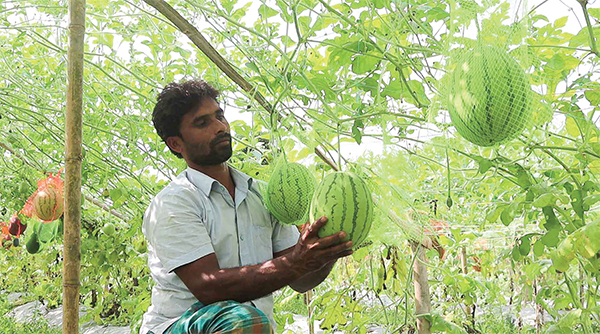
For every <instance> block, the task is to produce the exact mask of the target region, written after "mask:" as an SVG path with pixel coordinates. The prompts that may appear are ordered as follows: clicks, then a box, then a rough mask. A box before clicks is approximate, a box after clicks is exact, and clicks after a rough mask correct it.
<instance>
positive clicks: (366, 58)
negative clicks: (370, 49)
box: [352, 54, 381, 74]
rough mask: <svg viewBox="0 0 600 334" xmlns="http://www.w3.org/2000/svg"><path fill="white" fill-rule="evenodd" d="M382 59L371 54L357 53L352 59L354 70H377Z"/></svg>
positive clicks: (361, 71)
mask: <svg viewBox="0 0 600 334" xmlns="http://www.w3.org/2000/svg"><path fill="white" fill-rule="evenodd" d="M380 61H381V59H380V58H379V57H375V56H373V55H370V54H366V55H357V56H355V57H354V59H352V72H354V73H356V74H365V73H367V72H369V71H373V70H375V68H376V67H377V65H378V64H379V62H380Z"/></svg>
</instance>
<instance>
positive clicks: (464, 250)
mask: <svg viewBox="0 0 600 334" xmlns="http://www.w3.org/2000/svg"><path fill="white" fill-rule="evenodd" d="M460 264H461V267H462V268H461V269H462V273H463V275H466V274H467V273H468V272H469V269H468V268H467V248H466V247H465V246H462V247H461V250H460ZM465 312H466V313H467V319H468V321H469V322H470V323H471V325H472V326H474V325H475V318H474V317H473V311H472V309H471V305H468V304H467V303H466V302H465Z"/></svg>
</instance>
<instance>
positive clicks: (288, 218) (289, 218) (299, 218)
mask: <svg viewBox="0 0 600 334" xmlns="http://www.w3.org/2000/svg"><path fill="white" fill-rule="evenodd" d="M316 183H317V182H316V181H315V178H314V176H313V175H312V174H311V173H310V171H309V170H308V169H307V168H306V167H304V166H303V165H301V164H298V163H295V162H291V163H283V164H282V165H280V166H279V167H277V168H276V169H275V172H273V175H272V176H271V178H270V179H269V183H268V184H267V190H266V194H265V196H264V200H265V206H266V207H267V210H269V212H271V214H272V215H273V217H275V218H276V219H277V220H278V221H279V222H281V223H284V224H304V223H305V222H306V218H307V213H308V208H309V206H310V199H311V198H312V194H313V192H314V191H315V186H316Z"/></svg>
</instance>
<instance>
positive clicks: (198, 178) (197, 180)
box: [186, 166, 253, 196]
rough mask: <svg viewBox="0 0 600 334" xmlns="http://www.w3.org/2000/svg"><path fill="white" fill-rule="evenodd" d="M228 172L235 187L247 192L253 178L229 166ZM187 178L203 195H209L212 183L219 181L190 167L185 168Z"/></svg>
mask: <svg viewBox="0 0 600 334" xmlns="http://www.w3.org/2000/svg"><path fill="white" fill-rule="evenodd" d="M229 172H230V173H231V177H232V178H233V183H235V187H236V188H237V189H238V190H240V191H242V192H244V193H247V192H248V190H249V189H250V187H251V186H252V182H253V179H252V178H251V177H250V176H248V175H246V174H244V173H242V172H240V171H238V170H237V169H235V168H233V167H231V166H229ZM186 174H187V179H188V180H189V181H190V182H191V183H192V184H193V185H194V186H196V188H198V189H200V191H202V192H203V193H204V195H206V196H209V195H210V191H211V190H212V187H213V184H214V183H219V182H218V181H217V180H215V179H213V178H212V177H210V176H208V175H206V174H204V173H202V172H200V171H198V170H195V169H193V168H191V167H188V168H187V169H186Z"/></svg>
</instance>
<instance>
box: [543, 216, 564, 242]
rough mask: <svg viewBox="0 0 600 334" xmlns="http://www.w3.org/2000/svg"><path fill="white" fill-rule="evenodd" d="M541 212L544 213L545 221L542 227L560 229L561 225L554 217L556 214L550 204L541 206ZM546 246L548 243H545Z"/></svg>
mask: <svg viewBox="0 0 600 334" xmlns="http://www.w3.org/2000/svg"><path fill="white" fill-rule="evenodd" d="M542 212H543V213H544V218H545V219H546V223H545V224H544V228H546V230H548V231H550V230H560V229H561V226H560V223H559V221H558V218H556V214H555V213H554V209H553V208H552V207H551V206H545V207H543V208H542ZM546 245H547V246H548V244H546Z"/></svg>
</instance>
